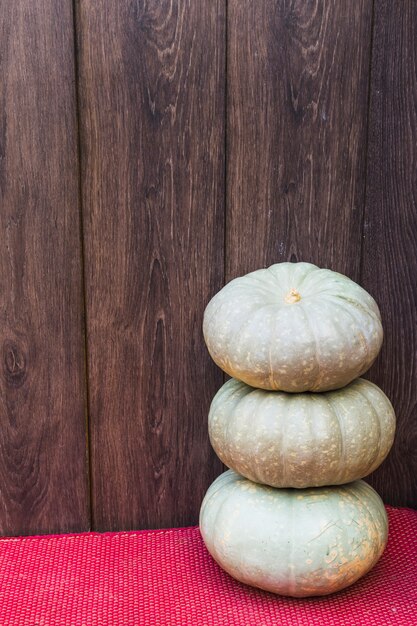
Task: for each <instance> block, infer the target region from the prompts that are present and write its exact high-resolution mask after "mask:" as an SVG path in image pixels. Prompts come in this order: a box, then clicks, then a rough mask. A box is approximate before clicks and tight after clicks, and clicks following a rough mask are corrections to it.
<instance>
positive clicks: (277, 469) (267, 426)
mask: <svg viewBox="0 0 417 626" xmlns="http://www.w3.org/2000/svg"><path fill="white" fill-rule="evenodd" d="M208 422H209V435H210V441H211V444H212V446H213V448H214V450H215V452H216V454H217V456H218V457H219V458H220V459H221V460H222V461H223V463H225V465H227V466H228V467H230V468H232V469H234V470H235V471H237V472H239V474H242V475H243V476H245V477H246V478H249V479H250V480H253V481H256V482H259V483H265V484H267V485H271V486H273V487H297V488H302V487H317V486H321V485H338V484H343V483H348V482H351V481H353V480H357V479H358V478H363V477H364V476H367V475H368V474H370V473H371V472H373V471H374V470H375V469H376V468H377V467H378V466H379V465H380V464H381V463H382V461H383V460H384V459H385V457H386V456H387V454H388V452H389V450H390V448H391V446H392V443H393V440H394V433H395V413H394V409H393V407H392V405H391V403H390V401H389V400H388V398H387V397H386V395H385V394H384V393H383V391H381V389H379V387H377V386H376V385H374V384H373V383H371V382H369V381H368V380H364V379H363V378H359V379H357V380H355V381H354V382H352V383H350V385H348V386H347V387H344V388H343V389H338V390H336V391H327V392H325V393H310V392H306V393H296V394H290V393H285V392H283V391H264V390H262V389H254V388H253V387H250V386H248V385H246V384H245V383H242V382H241V381H239V380H236V379H234V378H232V379H231V380H228V381H227V383H226V384H225V385H223V387H221V389H220V390H219V391H218V392H217V394H216V396H215V397H214V399H213V401H212V403H211V407H210V412H209V418H208Z"/></svg>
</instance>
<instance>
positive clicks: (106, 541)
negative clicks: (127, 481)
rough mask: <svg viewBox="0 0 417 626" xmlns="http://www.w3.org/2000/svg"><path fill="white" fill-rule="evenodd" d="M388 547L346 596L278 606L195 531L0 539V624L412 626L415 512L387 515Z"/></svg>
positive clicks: (416, 589) (416, 594)
mask: <svg viewBox="0 0 417 626" xmlns="http://www.w3.org/2000/svg"><path fill="white" fill-rule="evenodd" d="M388 514H389V519H390V535H389V542H388V547H387V549H386V551H385V554H384V556H383V557H382V559H381V560H380V562H379V563H378V564H377V566H376V567H375V568H374V569H373V570H372V572H370V573H369V574H368V575H367V576H365V578H363V579H362V580H360V581H359V582H357V583H356V584H355V585H353V586H352V587H350V588H349V589H347V590H345V591H342V592H340V593H338V594H335V595H333V596H327V597H323V598H311V599H302V600H299V599H298V600H297V599H290V598H281V597H279V596H275V595H273V594H270V593H265V592H262V591H259V590H256V589H252V588H250V587H247V586H245V585H243V584H240V583H238V582H236V581H235V580H233V579H232V578H230V576H228V575H227V574H226V573H225V572H223V571H222V570H221V569H220V567H219V566H218V565H217V564H216V563H215V562H214V561H213V559H212V558H211V557H210V555H209V554H208V553H207V551H206V549H205V547H204V544H203V542H202V539H201V536H200V533H199V530H198V528H183V529H171V530H162V531H140V532H121V533H106V534H99V533H83V534H79V535H60V536H45V537H25V538H5V539H2V540H0V578H1V582H0V624H1V626H10V625H14V624H16V625H19V626H21V625H22V626H23V625H30V626H35V625H36V626H41V625H45V626H56V625H58V624H59V625H62V626H89V625H94V626H98V625H103V626H104V625H105V626H109V625H111V626H119V625H120V626H130V625H132V626H133V625H134V626H137V625H140V626H142V625H146V626H151V625H161V626H174V625H175V626H187V625H190V626H191V625H192V626H199V625H202V626H203V625H204V626H221V625H231V626H251V625H254V626H255V625H256V626H260V625H265V626H270V625H272V624H277V625H279V626H318V625H320V626H352V625H354V626H365V625H370V626H382V625H383V626H391V625H396V626H413V625H416V624H417V512H416V511H411V510H408V509H394V508H388Z"/></svg>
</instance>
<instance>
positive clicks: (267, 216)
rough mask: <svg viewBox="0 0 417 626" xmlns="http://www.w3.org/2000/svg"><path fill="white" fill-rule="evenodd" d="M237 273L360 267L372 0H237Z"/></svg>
mask: <svg viewBox="0 0 417 626" xmlns="http://www.w3.org/2000/svg"><path fill="white" fill-rule="evenodd" d="M228 14H229V19H228V127H227V128H228V130H227V143H228V152H227V171H228V176H227V228H226V241H227V243H226V256H227V263H226V267H227V271H226V276H227V278H228V279H230V278H233V277H234V276H236V275H240V274H244V273H246V272H248V271H252V270H254V269H257V268H259V267H263V266H267V265H270V264H271V263H277V262H282V261H288V260H293V261H295V260H296V261H309V262H313V263H316V264H318V265H319V266H322V267H329V268H331V269H334V270H337V271H340V272H343V273H345V274H347V275H348V276H350V277H352V278H354V279H358V277H359V269H360V242H361V227H362V219H363V206H364V188H365V187H364V183H365V154H366V124H367V103H368V78H369V60H370V40H371V22H372V2H371V1H370V0H362V1H361V0H347V1H344V2H339V1H336V0H335V1H330V0H329V1H326V2H324V1H311V2H305V1H304V0H298V1H296V0H291V1H290V0H273V1H271V0H259V1H257V2H251V1H250V0H229V3H228Z"/></svg>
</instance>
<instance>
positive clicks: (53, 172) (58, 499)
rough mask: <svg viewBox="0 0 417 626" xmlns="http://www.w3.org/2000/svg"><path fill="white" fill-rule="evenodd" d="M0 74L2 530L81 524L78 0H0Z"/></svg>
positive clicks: (84, 523) (85, 521) (84, 486)
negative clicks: (74, 3)
mask: <svg viewBox="0 0 417 626" xmlns="http://www.w3.org/2000/svg"><path fill="white" fill-rule="evenodd" d="M58 16H59V19H58ZM0 81H1V86H0V116H1V125H0V201H1V207H0V224H1V226H0V227H1V241H2V243H1V246H0V324H1V326H0V341H1V344H0V345H1V360H2V366H1V370H0V533H1V534H4V535H18V534H29V533H43V532H60V531H75V530H84V529H85V528H87V527H88V525H89V517H90V514H89V502H88V476H87V467H88V465H87V454H86V452H87V450H86V437H85V431H86V383H85V359H84V334H85V333H84V321H83V318H84V305H83V293H82V265H81V238H80V213H79V209H80V207H79V193H78V190H79V176H78V156H77V132H78V131H77V119H76V107H75V89H74V84H75V65H74V42H73V15H72V7H71V2H69V1H60V0H42V2H33V1H32V0H16V1H15V2H2V3H0Z"/></svg>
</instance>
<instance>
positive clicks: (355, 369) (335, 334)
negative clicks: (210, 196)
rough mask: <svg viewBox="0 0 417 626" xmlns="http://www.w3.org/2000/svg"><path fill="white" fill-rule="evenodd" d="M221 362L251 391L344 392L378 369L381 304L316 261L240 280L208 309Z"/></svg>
mask: <svg viewBox="0 0 417 626" xmlns="http://www.w3.org/2000/svg"><path fill="white" fill-rule="evenodd" d="M203 332H204V338H205V341H206V344H207V347H208V350H209V352H210V354H211V356H212V358H213V359H214V361H215V362H216V363H217V365H219V367H221V368H222V369H223V370H224V371H225V372H227V373H228V374H230V376H233V377H234V378H238V379H240V380H242V381H244V382H245V383H247V384H248V385H252V386H253V387H259V388H261V389H276V390H282V391H289V392H300V391H327V390H330V389H338V388H339V387H344V386H345V385H347V384H348V383H350V382H351V381H352V380H353V379H355V378H357V377H358V376H361V375H362V374H363V373H364V372H366V370H367V369H368V368H369V367H370V366H371V365H372V363H373V361H374V360H375V358H376V356H377V354H378V352H379V350H380V348H381V343H382V337H383V332H382V325H381V316H380V313H379V309H378V306H377V304H376V302H375V300H374V299H373V298H372V297H371V296H370V295H369V294H368V293H367V292H366V291H365V290H364V289H362V287H360V286H359V285H357V284H356V283H355V282H353V281H352V280H350V279H349V278H347V276H343V275H342V274H338V273H337V272H333V271H331V270H327V269H320V268H318V267H316V266H315V265H312V264H311V263H278V264H276V265H272V266H271V267H268V268H266V269H261V270H257V271H256V272H251V273H250V274H246V276H241V277H240V278H235V279H234V280H232V281H231V282H230V283H228V284H227V285H226V286H225V287H223V289H221V291H219V293H217V294H216V295H215V296H214V297H213V298H212V300H211V301H210V302H209V304H208V305H207V308H206V310H205V313H204V323H203Z"/></svg>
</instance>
